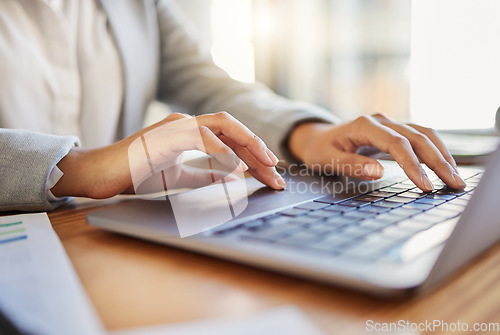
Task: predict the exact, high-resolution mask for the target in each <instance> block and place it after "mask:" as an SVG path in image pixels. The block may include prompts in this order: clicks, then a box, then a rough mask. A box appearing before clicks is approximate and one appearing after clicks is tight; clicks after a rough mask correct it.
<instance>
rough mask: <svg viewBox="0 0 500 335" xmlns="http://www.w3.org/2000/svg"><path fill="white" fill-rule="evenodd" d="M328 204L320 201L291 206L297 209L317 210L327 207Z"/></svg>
mask: <svg viewBox="0 0 500 335" xmlns="http://www.w3.org/2000/svg"><path fill="white" fill-rule="evenodd" d="M328 206H329V205H328V204H325V203H322V202H314V201H310V202H305V203H303V204H300V205H297V206H294V207H293V208H298V209H309V210H317V209H322V208H325V207H328Z"/></svg>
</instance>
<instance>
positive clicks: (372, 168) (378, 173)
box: [363, 163, 384, 179]
mask: <svg viewBox="0 0 500 335" xmlns="http://www.w3.org/2000/svg"><path fill="white" fill-rule="evenodd" d="M363 175H364V176H367V177H370V178H373V179H379V178H382V176H383V175H384V167H383V166H381V165H378V164H373V163H368V164H365V165H364V167H363Z"/></svg>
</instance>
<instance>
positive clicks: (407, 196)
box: [398, 191, 427, 199]
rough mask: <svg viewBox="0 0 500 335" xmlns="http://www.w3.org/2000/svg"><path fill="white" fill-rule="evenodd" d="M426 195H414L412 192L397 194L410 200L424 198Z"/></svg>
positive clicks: (422, 193)
mask: <svg viewBox="0 0 500 335" xmlns="http://www.w3.org/2000/svg"><path fill="white" fill-rule="evenodd" d="M426 195H427V193H424V192H421V193H416V192H412V191H408V192H404V193H400V194H398V196H400V197H405V198H411V199H418V198H421V197H425V196H426Z"/></svg>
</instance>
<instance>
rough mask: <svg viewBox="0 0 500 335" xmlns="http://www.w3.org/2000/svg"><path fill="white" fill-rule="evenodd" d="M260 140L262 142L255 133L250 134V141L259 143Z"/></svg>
mask: <svg viewBox="0 0 500 335" xmlns="http://www.w3.org/2000/svg"><path fill="white" fill-rule="evenodd" d="M261 142H262V140H261V139H260V137H259V136H257V135H255V134H253V135H252V139H251V143H253V144H260V143H261Z"/></svg>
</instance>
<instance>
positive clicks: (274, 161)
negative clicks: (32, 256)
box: [266, 148, 279, 165]
mask: <svg viewBox="0 0 500 335" xmlns="http://www.w3.org/2000/svg"><path fill="white" fill-rule="evenodd" d="M266 153H267V157H269V160H270V162H271V164H273V165H276V164H278V162H279V159H278V157H276V155H275V154H274V153H273V152H272V151H271V150H269V149H267V148H266Z"/></svg>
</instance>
